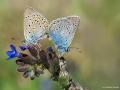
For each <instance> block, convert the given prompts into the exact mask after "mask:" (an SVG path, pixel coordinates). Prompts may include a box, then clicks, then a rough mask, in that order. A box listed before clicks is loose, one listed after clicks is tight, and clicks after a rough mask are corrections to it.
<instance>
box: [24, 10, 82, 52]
mask: <svg viewBox="0 0 120 90" xmlns="http://www.w3.org/2000/svg"><path fill="white" fill-rule="evenodd" d="M79 22H80V17H79V16H68V17H63V18H58V19H56V20H53V21H51V22H50V24H48V21H47V19H46V18H45V17H44V16H43V15H41V14H40V13H39V12H37V11H35V10H34V9H32V8H27V9H26V11H25V18H24V36H25V41H26V42H27V43H28V45H29V44H30V43H31V44H37V43H39V42H40V41H41V39H44V38H45V36H46V33H48V36H49V37H50V38H51V39H52V41H53V42H54V44H55V46H56V48H57V50H58V51H59V52H60V53H62V54H64V53H65V52H66V51H68V48H69V46H70V44H71V42H72V40H73V38H74V35H75V32H76V30H77V27H78V25H79Z"/></svg>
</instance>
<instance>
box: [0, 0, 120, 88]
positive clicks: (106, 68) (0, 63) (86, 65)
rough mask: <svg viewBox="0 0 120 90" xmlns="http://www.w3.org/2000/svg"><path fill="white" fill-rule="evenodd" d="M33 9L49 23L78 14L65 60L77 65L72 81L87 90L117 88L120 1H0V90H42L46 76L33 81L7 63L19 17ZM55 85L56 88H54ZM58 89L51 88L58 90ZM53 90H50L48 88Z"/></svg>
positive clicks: (20, 35)
mask: <svg viewBox="0 0 120 90" xmlns="http://www.w3.org/2000/svg"><path fill="white" fill-rule="evenodd" d="M28 6H30V7H33V8H35V9H36V10H38V11H39V12H41V13H42V14H43V15H45V16H46V17H47V18H48V20H49V21H51V20H53V19H56V18H58V17H63V16H69V15H78V16H80V17H81V20H80V26H79V29H78V30H77V33H76V35H75V38H74V40H73V43H72V45H71V46H74V47H79V48H80V50H81V53H78V51H77V50H71V52H70V53H68V54H66V55H65V57H66V59H68V60H70V59H71V60H73V61H74V62H76V63H78V65H79V71H78V73H77V74H75V76H74V78H75V79H76V80H78V82H80V84H81V85H82V86H83V87H85V88H88V90H109V89H106V88H104V87H107V86H110V87H116V86H117V87H119V88H111V89H110V90H119V89H120V55H119V54H120V0H0V90H46V89H43V87H42V86H44V85H46V86H48V84H47V83H46V82H45V81H44V82H43V83H42V80H43V79H42V78H44V79H45V77H47V75H45V76H41V77H40V78H39V79H35V80H33V81H31V80H29V79H24V78H23V77H22V75H21V74H20V73H18V72H17V71H16V65H15V63H14V60H11V61H7V60H6V58H7V56H6V54H5V53H6V51H7V50H8V49H9V44H10V43H14V44H15V45H19V44H20V41H21V40H23V39H24V36H23V14H24V9H25V8H26V7H28ZM55 86H56V85H55ZM58 88H59V86H56V87H54V89H55V90H58ZM52 90H53V89H52Z"/></svg>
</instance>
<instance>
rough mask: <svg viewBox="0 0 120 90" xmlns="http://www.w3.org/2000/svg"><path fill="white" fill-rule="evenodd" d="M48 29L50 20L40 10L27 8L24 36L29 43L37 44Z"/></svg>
mask: <svg viewBox="0 0 120 90" xmlns="http://www.w3.org/2000/svg"><path fill="white" fill-rule="evenodd" d="M47 29H48V21H47V19H46V18H44V16H42V15H41V14H40V13H39V12H37V11H35V10H34V9H32V8H27V9H26V10H25V13H24V36H25V40H26V42H27V43H32V44H35V43H37V42H38V41H39V40H41V39H43V38H44V36H45V33H46V30H47Z"/></svg>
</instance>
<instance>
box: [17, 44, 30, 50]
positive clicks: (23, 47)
mask: <svg viewBox="0 0 120 90" xmlns="http://www.w3.org/2000/svg"><path fill="white" fill-rule="evenodd" d="M19 48H20V49H21V50H23V51H24V50H26V49H28V48H29V47H28V46H26V45H22V46H19Z"/></svg>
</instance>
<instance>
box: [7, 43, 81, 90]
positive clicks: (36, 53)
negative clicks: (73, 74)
mask: <svg viewBox="0 0 120 90" xmlns="http://www.w3.org/2000/svg"><path fill="white" fill-rule="evenodd" d="M19 48H20V50H21V51H22V52H19V51H17V49H16V47H15V46H14V45H13V44H11V45H10V49H11V50H10V51H7V52H6V54H7V55H8V58H7V60H11V59H13V58H16V59H17V60H16V64H17V71H18V72H21V73H23V77H24V78H30V79H31V80H33V79H35V78H36V77H39V76H40V75H41V74H43V73H44V70H45V69H47V70H48V71H49V72H50V73H51V79H52V80H54V81H58V82H61V81H60V79H61V78H64V80H63V82H64V83H65V80H66V81H67V83H66V84H65V85H62V88H64V89H65V90H73V88H74V90H79V89H75V88H77V86H76V84H75V83H74V82H73V81H72V79H69V78H68V77H69V74H68V72H67V70H66V63H67V62H66V60H65V58H64V57H58V55H57V54H56V52H55V50H54V49H53V48H52V47H48V48H47V49H42V48H41V47H40V46H39V45H30V46H29V45H22V46H19ZM24 51H26V52H27V53H26V52H25V53H23V52H24ZM64 76H65V77H64ZM66 76H67V78H66ZM71 88H72V89H71Z"/></svg>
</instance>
